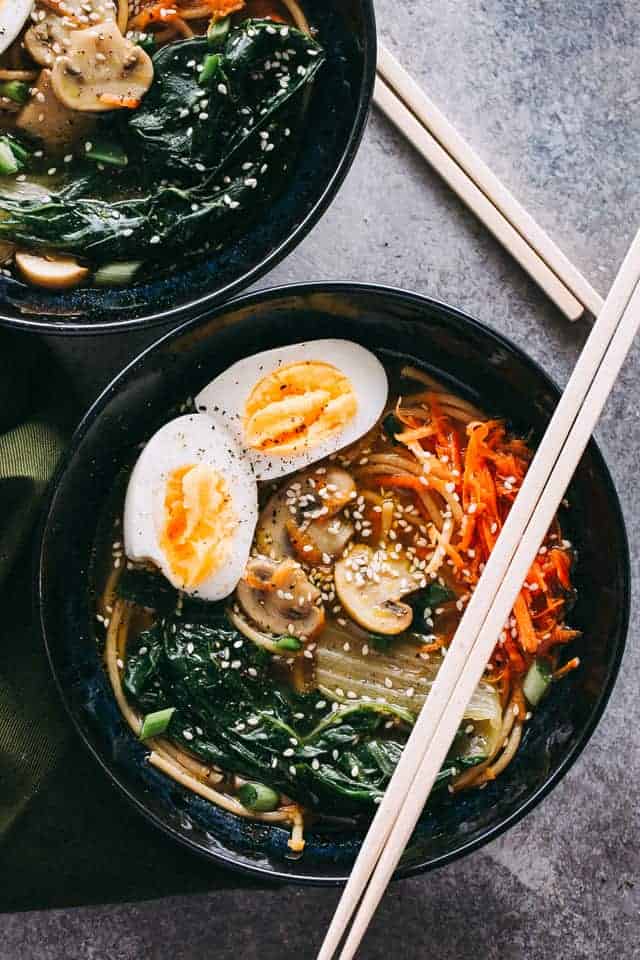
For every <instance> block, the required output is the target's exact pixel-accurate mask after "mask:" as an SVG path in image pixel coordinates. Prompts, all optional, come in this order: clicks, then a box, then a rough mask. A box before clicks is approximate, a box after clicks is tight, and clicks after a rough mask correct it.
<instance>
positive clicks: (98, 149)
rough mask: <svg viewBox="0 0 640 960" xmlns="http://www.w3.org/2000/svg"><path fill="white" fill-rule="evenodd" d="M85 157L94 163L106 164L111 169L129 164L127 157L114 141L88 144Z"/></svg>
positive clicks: (96, 141)
mask: <svg viewBox="0 0 640 960" xmlns="http://www.w3.org/2000/svg"><path fill="white" fill-rule="evenodd" d="M85 157H86V158H87V160H94V161H95V163H108V164H110V165H111V166H112V167H126V165H127V164H128V163H129V157H128V156H127V155H126V153H125V152H124V150H123V149H122V147H121V146H120V144H119V143H116V142H115V141H114V140H95V141H94V142H93V143H91V144H89V149H88V150H87V151H86V153H85Z"/></svg>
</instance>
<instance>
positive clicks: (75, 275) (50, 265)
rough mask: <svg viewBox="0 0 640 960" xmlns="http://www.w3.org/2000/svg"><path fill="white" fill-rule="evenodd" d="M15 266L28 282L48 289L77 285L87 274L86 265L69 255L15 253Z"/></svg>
mask: <svg viewBox="0 0 640 960" xmlns="http://www.w3.org/2000/svg"><path fill="white" fill-rule="evenodd" d="M16 266H17V268H18V270H19V271H20V273H21V274H22V276H23V277H24V278H25V280H28V281H29V283H32V284H33V285H34V286H35V287H45V288H46V289H48V290H63V289H66V288H67V287H77V286H78V284H79V283H82V281H83V280H86V278H87V277H88V276H89V270H88V269H87V267H83V266H81V265H80V264H79V263H78V261H77V260H74V259H73V258H71V257H45V256H37V255H36V254H33V253H16Z"/></svg>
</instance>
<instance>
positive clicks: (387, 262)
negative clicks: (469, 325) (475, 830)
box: [0, 0, 640, 960]
mask: <svg viewBox="0 0 640 960" xmlns="http://www.w3.org/2000/svg"><path fill="white" fill-rule="evenodd" d="M377 7H378V16H379V26H380V33H381V36H382V38H383V40H384V41H385V42H386V43H388V45H389V46H390V47H391V49H393V50H394V51H395V52H396V53H397V54H398V55H399V57H400V58H401V59H402V60H403V62H404V63H405V64H406V65H407V66H408V67H409V68H410V69H411V70H412V71H413V72H414V74H415V75H416V77H417V78H418V79H419V80H420V81H421V82H422V83H424V85H425V86H426V87H427V88H428V90H429V91H430V93H431V94H432V96H433V97H434V99H435V100H436V102H437V103H439V104H440V105H441V106H442V108H443V109H444V110H445V112H446V113H447V114H448V115H449V116H450V118H451V119H452V120H453V121H454V122H455V123H456V124H457V125H458V127H459V129H460V130H461V131H463V132H464V133H465V135H466V136H467V138H468V139H469V140H470V142H471V143H472V144H473V145H474V146H475V147H476V148H477V150H478V151H479V152H480V154H481V155H482V156H483V157H484V158H485V159H486V160H487V161H488V162H489V164H490V165H491V166H492V167H493V168H494V169H495V170H496V172H497V173H498V174H499V175H500V176H501V177H502V178H503V179H504V181H505V182H506V183H507V184H508V185H509V186H510V187H511V188H512V189H513V191H514V192H515V193H516V195H517V196H518V197H519V198H520V199H521V200H522V201H523V202H524V203H525V205H526V206H528V207H529V209H530V210H531V211H532V213H533V214H534V215H535V216H536V217H537V218H538V219H539V220H540V222H541V223H542V224H543V225H544V226H545V227H546V228H548V230H549V231H550V232H551V234H552V235H553V236H554V238H556V240H557V241H558V242H559V243H560V245H561V246H562V247H563V248H564V249H565V251H566V252H567V254H569V256H571V257H572V258H574V259H575V262H576V263H577V264H578V265H579V266H580V267H581V268H582V269H583V271H584V272H585V274H586V275H587V276H589V278H590V279H591V281H592V282H593V284H594V285H595V286H596V287H597V288H598V289H599V290H600V291H601V292H602V293H604V292H606V290H607V286H608V284H609V283H610V281H611V279H612V277H613V276H614V273H615V270H616V267H617V265H618V264H619V261H620V259H621V257H622V255H623V253H624V251H625V250H626V248H627V246H628V244H629V242H630V240H631V238H632V236H633V233H634V232H635V230H636V229H637V228H638V226H639V225H640V192H639V191H638V189H637V170H638V158H639V156H640V66H639V63H640V8H639V7H638V4H637V2H635V0H586V2H585V0H580V2H578V0H403V2H400V3H398V2H394V0H378V4H377ZM321 278H335V279H362V280H375V281H380V282H387V283H391V284H396V285H400V286H404V287H408V288H412V289H414V290H418V291H421V292H423V293H427V294H430V295H432V296H435V297H438V298H441V299H444V300H447V301H450V302H451V303H454V304H457V305H458V306H460V307H462V308H463V309H465V310H467V311H469V312H470V313H472V314H474V315H475V316H477V317H478V318H479V319H481V320H483V321H484V322H485V323H487V324H488V325H489V326H491V327H493V328H495V329H497V330H499V331H501V332H503V333H506V334H508V335H509V336H511V337H512V338H514V339H515V340H516V341H517V342H518V343H519V344H521V345H522V346H524V347H525V348H526V349H527V350H529V351H530V352H531V353H532V355H533V356H534V357H535V358H536V359H537V360H539V361H541V362H542V363H543V364H544V365H545V367H546V368H547V369H548V370H549V371H550V372H551V373H552V374H553V375H554V376H555V377H557V378H558V379H559V380H561V381H564V380H565V379H566V377H567V375H568V372H569V370H570V368H571V365H572V363H573V362H574V360H575V358H576V355H577V353H578V350H579V348H580V346H581V344H582V342H583V340H584V337H585V334H586V329H587V328H586V325H585V324H583V323H580V324H577V325H575V326H570V325H568V324H567V322H566V321H565V320H564V319H563V317H562V316H560V315H559V314H558V313H557V312H556V311H555V310H554V309H553V308H552V307H551V306H550V305H549V304H548V303H547V302H546V301H545V299H544V297H543V296H542V295H541V294H540V293H539V292H538V291H537V289H536V288H535V287H534V286H533V285H532V283H530V282H529V280H528V279H527V278H526V276H525V275H524V274H523V273H522V272H521V271H520V270H519V268H518V267H517V266H515V265H514V263H513V262H512V261H511V260H510V259H509V257H508V256H507V255H506V254H504V253H503V252H502V251H501V249H500V248H499V247H498V246H497V245H496V244H495V243H494V242H493V240H492V239H491V238H490V237H489V236H488V235H487V234H486V232H485V231H484V230H483V228H482V227H480V226H479V224H478V223H477V222H476V221H475V220H474V219H473V217H472V216H470V215H469V214H468V213H467V212H466V211H465V210H464V209H463V208H462V207H461V205H460V204H459V203H458V202H457V200H456V199H455V198H454V197H453V196H452V195H451V194H450V193H449V191H448V190H447V189H446V188H445V187H444V186H443V185H442V184H441V183H440V182H439V181H438V179H437V178H436V177H435V176H434V175H433V174H432V173H431V172H430V171H429V170H428V169H426V168H425V166H424V164H423V163H422V161H421V160H419V159H418V158H417V157H416V156H415V155H414V154H413V152H412V151H411V150H410V149H409V148H408V147H407V146H406V145H405V144H404V143H403V142H402V140H401V139H400V138H399V136H398V135H397V134H396V133H395V132H394V131H393V130H392V129H391V128H390V127H389V125H388V124H387V123H386V122H385V121H384V120H383V119H382V118H381V117H380V116H379V115H377V114H375V113H374V115H373V117H372V120H371V122H370V125H369V128H368V131H367V134H366V137H365V141H364V144H363V147H362V150H361V152H360V154H359V156H358V158H357V160H356V163H355V165H354V168H353V171H352V173H351V174H350V176H349V178H348V181H347V183H346V185H345V186H344V188H343V190H342V192H341V194H340V196H339V197H338V199H337V200H336V202H335V203H334V205H333V207H332V209H331V211H330V212H329V214H328V215H327V216H326V217H325V218H324V220H323V222H322V223H321V224H320V225H319V226H318V227H317V228H316V229H315V230H314V231H313V233H312V234H311V235H310V236H309V237H308V239H307V240H306V241H305V242H304V243H303V244H302V246H301V247H300V248H299V249H298V250H297V251H296V252H295V253H294V254H293V255H292V256H291V257H290V258H289V259H288V260H287V262H286V263H284V264H283V265H281V266H280V267H279V268H278V269H277V270H275V271H274V272H273V273H272V274H271V275H270V276H269V277H267V278H265V280H264V281H263V282H262V284H261V285H262V286H264V285H267V284H270V283H282V282H287V281H294V280H308V279H321ZM145 339H150V338H145V337H144V336H130V337H128V338H126V339H124V338H123V339H112V340H110V341H108V342H107V343H105V341H103V340H101V341H100V343H99V344H98V343H96V342H90V341H87V340H85V341H77V342H75V343H71V342H63V341H58V342H56V343H55V349H56V351H57V352H58V354H59V355H60V356H61V357H62V359H63V361H64V362H65V363H66V364H67V366H68V369H69V372H70V375H71V376H72V377H73V379H74V380H75V382H76V383H77V384H78V385H79V387H80V389H81V390H82V393H83V396H84V397H85V398H86V400H87V401H89V400H90V399H91V398H92V397H93V396H94V395H95V394H96V393H97V392H98V390H99V389H100V387H101V386H102V385H103V384H104V383H106V382H107V380H108V379H109V376H110V375H111V373H112V372H114V371H115V370H116V369H117V368H118V367H119V366H120V365H121V364H122V362H123V361H125V360H126V359H127V358H129V357H130V356H132V355H133V353H134V352H135V351H136V350H137V349H138V348H139V347H140V346H141V345H142V344H143V342H144V341H145ZM98 347H99V350H98ZM639 377H640V346H639V345H637V346H636V347H635V349H634V350H633V354H632V356H631V358H630V360H629V362H628V363H627V365H626V367H625V369H624V372H623V375H622V377H621V380H620V383H619V384H618V387H617V389H616V391H615V393H614V395H613V397H612V398H611V400H610V402H609V403H608V405H607V409H606V413H605V415H604V417H603V420H602V424H601V427H600V429H599V439H600V441H601V443H602V446H603V449H604V452H605V454H606V456H607V459H608V461H609V464H610V466H611V468H612V471H613V474H614V477H615V480H616V482H617V485H618V489H619V491H620V494H621V498H622V502H623V507H624V510H625V514H626V519H627V523H628V527H629V533H630V539H631V544H632V549H633V572H634V577H635V590H634V598H633V602H634V616H633V621H632V629H631V634H630V637H629V645H628V651H627V654H626V657H625V662H624V669H623V671H622V674H621V677H620V680H619V683H618V685H617V687H616V690H615V692H614V695H613V698H612V701H611V704H610V706H609V708H608V710H607V713H606V715H605V717H604V720H603V721H602V723H601V725H600V727H599V728H598V730H597V732H596V734H595V736H594V737H593V739H592V741H591V743H590V745H589V747H588V748H587V750H586V751H585V753H584V755H583V756H582V758H581V759H580V761H579V762H578V763H577V764H576V765H575V767H574V768H573V769H572V771H571V773H570V774H569V775H568V776H567V778H566V779H565V780H564V781H563V783H562V784H561V785H560V786H559V787H558V788H557V789H556V790H555V791H554V792H553V794H552V795H551V796H549V797H548V798H547V799H546V800H545V801H544V803H543V804H542V806H541V807H539V808H538V809H537V810H536V811H535V812H534V813H532V814H531V815H530V816H529V817H527V818H526V820H525V821H524V822H522V823H520V824H519V825H518V826H517V827H516V828H514V829H513V830H511V831H510V832H509V833H508V834H507V835H506V836H503V837H502V838H501V839H500V840H498V841H496V842H494V843H493V844H491V845H490V846H488V847H486V848H485V849H484V850H482V851H480V852H478V853H475V854H473V855H472V856H470V857H468V858H467V859H465V860H463V861H461V862H458V863H456V864H454V865H452V866H450V867H448V868H446V869H444V870H441V871H439V872H437V873H435V874H432V875H430V876H427V877H424V878H417V879H413V880H410V881H405V882H404V883H402V884H398V885H396V886H395V887H394V888H393V890H392V891H391V892H390V893H389V894H388V896H387V898H386V900H385V902H384V905H383V907H382V909H381V910H380V912H379V914H378V916H377V918H376V921H375V923H374V924H373V926H372V928H371V930H370V933H369V935H368V937H367V940H366V941H365V944H364V946H363V949H362V953H361V956H362V957H363V958H368V960H378V958H387V957H393V956H402V957H403V960H419V958H420V960H422V958H427V957H431V956H434V957H438V958H439V960H498V958H500V960H516V958H517V960H520V958H527V960H548V958H551V957H554V958H555V957H561V958H567V960H574V958H575V960H578V958H580V960H582V958H585V960H586V958H596V957H597V958H614V957H615V958H619V960H631V958H638V957H640V878H639V877H638V872H639V863H640V855H639V854H640V851H639V847H640V829H639V819H638V805H639V801H640V790H639V787H638V783H639V781H640V757H639V754H638V729H639V727H640V709H639V706H638V687H639V684H640V652H639V649H638V640H639V639H640V637H639V632H638V600H639V592H638V586H639V584H640V569H639V567H640V551H639V549H638V546H637V545H638V541H639V539H640V524H639V518H638V509H637V503H638V497H637V492H636V491H637V487H636V483H637V475H638V468H639V467H640V414H639V409H638V382H639ZM134 868H135V867H134ZM5 879H8V878H3V880H2V882H5ZM336 900H337V893H336V892H335V891H324V890H313V891H309V890H294V889H292V890H288V891H279V892H262V893H246V892H242V891H230V892H227V893H216V894H215V895H211V896H197V897H195V896H194V897H189V898H186V897H185V898H177V899H172V900H165V901H160V902H158V901H156V902H151V903H144V904H137V905H128V906H118V907H114V906H104V907H99V908H91V909H76V910H65V911H53V912H48V913H37V914H28V915H24V914H22V915H15V916H13V917H6V916H5V917H2V918H0V960H17V958H22V960H31V958H34V960H35V958H37V960H62V958H65V960H76V958H77V960H93V958H96V960H107V958H109V960H116V958H117V960H139V958H142V957H145V958H146V957H149V958H153V960H169V958H171V960H195V958H201V957H202V958H204V957H209V956H215V957H218V958H220V960H226V958H231V957H236V956H237V957H243V958H245V960H253V958H258V957H259V958H260V960H271V958H276V957H278V958H282V960H289V958H291V960H293V958H296V960H298V958H302V960H306V958H311V957H312V956H313V955H314V947H316V946H317V945H318V944H319V942H320V940H321V936H322V933H323V930H324V929H325V927H326V924H327V921H328V920H329V918H330V915H331V912H332V909H333V907H334V905H335V903H336Z"/></svg>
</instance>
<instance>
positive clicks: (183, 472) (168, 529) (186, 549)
mask: <svg viewBox="0 0 640 960" xmlns="http://www.w3.org/2000/svg"><path fill="white" fill-rule="evenodd" d="M237 524H238V520H237V517H236V515H235V513H234V510H233V505H232V501H231V496H230V494H229V490H228V488H227V484H226V481H225V479H224V477H223V476H222V475H221V474H220V473H218V471H217V470H214V469H213V467H210V466H208V465H207V464H204V463H200V464H197V465H195V466H193V465H188V466H183V467H178V468H177V469H176V470H173V471H172V472H171V473H170V474H169V476H168V478H167V483H166V487H165V497H164V516H163V526H162V530H161V534H160V547H161V549H162V551H163V553H164V555H165V556H166V558H167V560H168V562H169V566H170V568H171V571H172V573H173V574H174V576H175V577H176V579H177V580H178V582H179V583H180V584H181V585H182V586H183V587H184V588H193V587H197V586H198V585H199V584H201V583H202V582H203V580H206V579H207V578H208V577H210V576H212V574H214V573H216V571H217V570H219V569H220V568H221V567H222V566H223V565H224V563H225V561H226V559H227V557H228V555H229V552H230V548H231V540H232V537H233V533H234V531H235V528H236V527H237Z"/></svg>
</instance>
